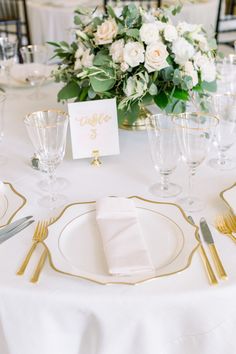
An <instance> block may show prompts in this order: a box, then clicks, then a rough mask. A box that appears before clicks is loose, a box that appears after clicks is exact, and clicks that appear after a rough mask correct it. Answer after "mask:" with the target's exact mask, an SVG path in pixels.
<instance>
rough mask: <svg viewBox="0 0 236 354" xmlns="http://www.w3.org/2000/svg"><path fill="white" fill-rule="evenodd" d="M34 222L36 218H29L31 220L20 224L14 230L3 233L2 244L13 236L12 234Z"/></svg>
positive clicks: (0, 240) (0, 241)
mask: <svg viewBox="0 0 236 354" xmlns="http://www.w3.org/2000/svg"><path fill="white" fill-rule="evenodd" d="M33 222H34V220H29V221H27V222H25V223H23V224H21V225H19V226H18V227H17V228H14V229H13V230H11V231H8V232H7V233H5V235H2V236H1V237H0V244H1V243H3V242H5V241H6V240H8V239H9V238H11V237H12V236H14V235H16V234H17V233H18V232H20V231H22V230H24V229H25V228H26V227H28V226H29V225H31V224H32V223H33Z"/></svg>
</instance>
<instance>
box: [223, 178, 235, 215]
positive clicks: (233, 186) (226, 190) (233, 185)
mask: <svg viewBox="0 0 236 354" xmlns="http://www.w3.org/2000/svg"><path fill="white" fill-rule="evenodd" d="M235 187H236V182H235V183H234V184H232V186H230V187H228V188H226V189H224V190H223V191H222V192H220V198H221V199H222V200H223V202H224V203H225V204H226V205H227V207H228V208H229V209H230V211H231V212H232V213H233V214H234V213H235V212H234V210H233V209H232V207H231V206H230V205H229V203H228V202H227V200H226V199H225V197H224V193H225V192H228V191H229V190H230V189H233V188H235Z"/></svg>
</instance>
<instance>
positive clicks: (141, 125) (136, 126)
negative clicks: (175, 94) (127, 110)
mask: <svg viewBox="0 0 236 354" xmlns="http://www.w3.org/2000/svg"><path fill="white" fill-rule="evenodd" d="M150 114H151V112H150V111H149V110H148V109H147V108H146V107H145V106H141V108H140V111H139V114H138V116H137V119H136V120H135V121H134V122H130V121H129V119H128V118H125V119H124V120H123V121H122V122H121V123H120V124H119V128H120V129H125V130H133V131H141V130H146V123H145V119H146V118H147V117H148V116H149V115H150Z"/></svg>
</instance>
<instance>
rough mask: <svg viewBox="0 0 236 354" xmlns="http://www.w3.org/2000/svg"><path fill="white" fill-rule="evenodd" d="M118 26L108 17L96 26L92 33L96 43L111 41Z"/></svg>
mask: <svg viewBox="0 0 236 354" xmlns="http://www.w3.org/2000/svg"><path fill="white" fill-rule="evenodd" d="M117 32H118V26H117V24H116V21H115V20H114V19H108V20H106V21H104V22H103V23H102V24H101V25H100V26H98V27H97V32H96V33H95V35H94V38H95V42H96V44H107V43H111V42H112V41H113V39H114V38H115V37H116V35H117Z"/></svg>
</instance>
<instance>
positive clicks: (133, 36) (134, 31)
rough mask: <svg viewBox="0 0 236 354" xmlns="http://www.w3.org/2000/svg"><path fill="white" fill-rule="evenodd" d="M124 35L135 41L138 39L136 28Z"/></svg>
mask: <svg viewBox="0 0 236 354" xmlns="http://www.w3.org/2000/svg"><path fill="white" fill-rule="evenodd" d="M125 33H126V35H127V36H128V37H132V38H134V39H136V40H137V41H138V40H139V39H140V37H139V30H138V29H137V28H130V29H128V30H127V31H126V32H125Z"/></svg>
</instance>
